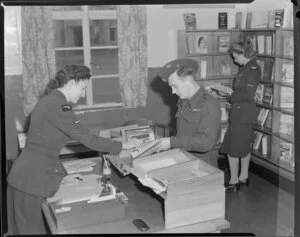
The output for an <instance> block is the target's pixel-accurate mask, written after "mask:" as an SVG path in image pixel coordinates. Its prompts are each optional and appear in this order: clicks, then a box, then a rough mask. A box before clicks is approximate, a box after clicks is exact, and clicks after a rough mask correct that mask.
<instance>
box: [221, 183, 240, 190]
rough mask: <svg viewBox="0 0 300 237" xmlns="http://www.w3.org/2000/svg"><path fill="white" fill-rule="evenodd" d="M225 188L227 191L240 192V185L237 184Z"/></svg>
mask: <svg viewBox="0 0 300 237" xmlns="http://www.w3.org/2000/svg"><path fill="white" fill-rule="evenodd" d="M225 188H226V190H232V191H234V192H237V191H239V190H240V183H236V184H230V183H228V184H225Z"/></svg>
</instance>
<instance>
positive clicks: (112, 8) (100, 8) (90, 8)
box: [89, 5, 117, 10]
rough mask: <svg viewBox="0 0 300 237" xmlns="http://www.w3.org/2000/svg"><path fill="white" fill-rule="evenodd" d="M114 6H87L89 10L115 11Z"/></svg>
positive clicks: (115, 7)
mask: <svg viewBox="0 0 300 237" xmlns="http://www.w3.org/2000/svg"><path fill="white" fill-rule="evenodd" d="M116 9H117V6H116V5H96V6H89V10H116Z"/></svg>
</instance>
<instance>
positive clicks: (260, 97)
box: [255, 83, 264, 103]
mask: <svg viewBox="0 0 300 237" xmlns="http://www.w3.org/2000/svg"><path fill="white" fill-rule="evenodd" d="M263 95H264V84H261V83H260V84H258V86H257V89H256V92H255V101H256V102H257V103H262V101H263Z"/></svg>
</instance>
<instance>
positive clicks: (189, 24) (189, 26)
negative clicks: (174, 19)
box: [183, 13, 197, 31]
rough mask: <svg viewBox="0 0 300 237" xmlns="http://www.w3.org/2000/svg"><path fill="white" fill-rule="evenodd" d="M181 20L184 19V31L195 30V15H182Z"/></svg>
mask: <svg viewBox="0 0 300 237" xmlns="http://www.w3.org/2000/svg"><path fill="white" fill-rule="evenodd" d="M183 19H184V24H185V29H186V30H187V31H189V30H196V29H197V22H196V14H195V13H183Z"/></svg>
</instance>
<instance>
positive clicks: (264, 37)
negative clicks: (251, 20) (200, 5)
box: [186, 30, 294, 58]
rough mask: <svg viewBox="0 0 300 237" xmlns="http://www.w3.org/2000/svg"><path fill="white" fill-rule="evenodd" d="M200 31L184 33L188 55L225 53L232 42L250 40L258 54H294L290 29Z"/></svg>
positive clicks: (286, 55) (290, 55)
mask: <svg viewBox="0 0 300 237" xmlns="http://www.w3.org/2000/svg"><path fill="white" fill-rule="evenodd" d="M277 34H278V37H277V42H275V32H273V31H268V30H267V31H245V32H234V31H232V32H230V31H219V32H210V31H201V32H190V33H188V34H187V35H186V44H187V50H188V53H189V54H190V55H198V54H218V53H227V52H228V49H229V46H230V44H231V43H232V42H238V41H250V42H251V43H252V46H253V49H254V50H255V51H256V52H257V53H258V54H267V55H273V54H275V48H276V54H278V55H282V56H285V57H289V58H291V57H293V56H294V37H293V32H292V31H282V32H277Z"/></svg>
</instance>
